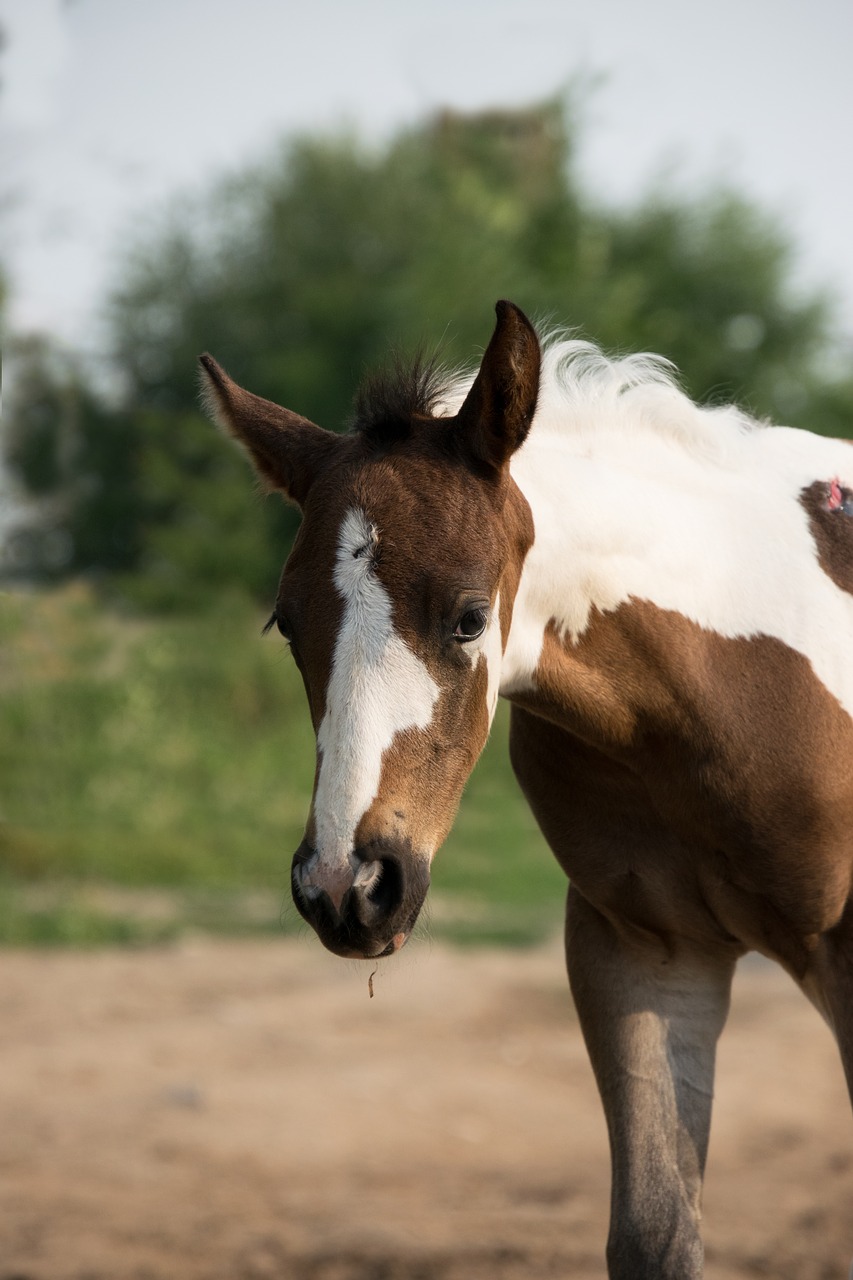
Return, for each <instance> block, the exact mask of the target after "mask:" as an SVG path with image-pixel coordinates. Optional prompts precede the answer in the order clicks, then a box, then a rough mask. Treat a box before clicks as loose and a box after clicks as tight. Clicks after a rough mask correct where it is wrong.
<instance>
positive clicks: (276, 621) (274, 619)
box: [262, 612, 291, 644]
mask: <svg viewBox="0 0 853 1280" xmlns="http://www.w3.org/2000/svg"><path fill="white" fill-rule="evenodd" d="M273 627H277V628H278V630H279V632H280V633H281V635H283V636H284V638H285V640H286V641H287V643H288V644H290V642H291V635H290V628H289V626H288V625H287V623H286V622H285V621H284V619H283V618H281V617H279V615H278V613H275V612H273V614H272V616H271V617H270V619H269V621H268V622H267V624H266V626H265V627H264V629H263V633H262V634H263V635H266V634H267V632H268V631H271V630H272V628H273Z"/></svg>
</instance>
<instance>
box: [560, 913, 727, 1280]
mask: <svg viewBox="0 0 853 1280" xmlns="http://www.w3.org/2000/svg"><path fill="white" fill-rule="evenodd" d="M566 954H567V959H568V967H569V978H570V981H571V987H572V993H573V995H574V999H575V1003H576V1005H577V1010H578V1016H579V1018H580V1022H581V1027H582V1029H583V1034H584V1039H585V1040H586V1044H587V1048H588V1050H589V1054H590V1058H591V1060H592V1066H593V1070H594V1071H595V1076H596V1080H597V1082H598V1088H599V1091H600V1093H601V1098H602V1101H603V1103H604V1110H605V1113H606V1116H607V1126H608V1131H609V1135H610V1151H611V1159H612V1168H613V1184H612V1196H611V1218H610V1235H609V1238H608V1243H607V1265H608V1274H609V1276H610V1278H611V1280H697V1278H698V1277H701V1275H702V1271H703V1248H702V1240H701V1236H700V1231H699V1227H700V1219H701V1194H702V1179H703V1176H704V1171H705V1156H706V1153H707V1149H708V1129H709V1126H710V1121H711V1101H712V1096H713V1085H714V1061H715V1055H716V1044H717V1039H718V1037H719V1034H720V1032H721V1031H722V1028H723V1025H724V1023H725V1020H726V1016H727V1014H728V1008H729V997H730V991H731V980H732V975H733V972H734V966H735V960H736V956H735V955H734V954H732V953H730V952H726V953H725V954H723V955H717V954H709V953H707V952H703V951H700V950H699V949H698V948H696V947H695V946H693V945H692V944H688V943H685V942H683V941H681V940H677V941H676V942H668V943H667V945H664V944H663V942H658V941H656V940H654V939H647V938H646V937H645V936H643V937H640V936H639V935H637V936H634V934H632V933H631V932H630V931H629V930H624V931H623V930H621V929H618V928H617V927H616V926H615V925H614V924H612V923H611V922H610V921H609V920H608V919H607V918H605V917H604V916H603V915H601V913H600V912H598V911H597V910H596V909H595V908H594V907H592V906H591V905H590V904H589V903H588V902H587V901H586V900H585V899H584V898H582V897H581V895H580V894H579V893H578V892H577V891H576V890H575V889H574V888H572V889H570V891H569V904H568V914H567V925H566Z"/></svg>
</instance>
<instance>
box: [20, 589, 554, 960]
mask: <svg viewBox="0 0 853 1280" xmlns="http://www.w3.org/2000/svg"><path fill="white" fill-rule="evenodd" d="M262 621H263V619H262V618H261V617H260V616H259V614H258V611H257V610H256V609H255V607H254V606H252V605H251V604H250V603H248V602H247V601H246V600H243V599H239V598H237V599H226V600H222V601H220V602H219V603H218V605H217V606H216V607H215V608H214V609H212V610H211V611H210V612H209V613H207V614H205V615H204V616H190V617H168V618H160V619H156V620H152V619H139V618H133V617H127V616H122V615H120V614H116V613H110V612H107V611H106V610H104V609H103V608H102V607H100V606H99V605H98V603H97V601H96V599H95V597H94V596H93V594H92V593H91V592H90V591H88V590H87V589H85V588H84V587H81V586H75V587H71V588H66V589H65V590H63V591H58V592H49V593H48V592H45V593H37V594H19V593H3V594H0V943H4V942H5V943H10V944H24V945H29V944H75V945H83V944H86V945H97V944H102V943H145V942H149V941H156V940H161V939H163V938H169V937H174V936H176V935H177V934H179V933H180V932H181V931H182V930H184V929H186V928H188V927H190V928H201V929H208V930H215V931H221V930H226V931H238V932H252V931H257V930H261V931H263V930H269V931H273V932H275V931H279V930H281V929H282V928H285V929H287V928H292V927H295V924H296V920H295V913H294V911H293V909H292V908H291V907H289V906H288V905H287V902H288V899H289V894H288V889H287V885H288V869H289V863H290V855H291V853H292V851H293V850H294V849H295V848H296V846H297V844H298V843H299V841H300V839H301V836H302V827H303V823H304V820H305V814H306V810H307V805H308V801H309V798H310V793H311V785H312V780H313V771H314V737H313V732H312V730H311V725H310V721H309V718H308V713H307V707H306V704H305V696H304V693H303V690H302V686H301V682H300V680H299V677H298V674H297V672H296V670H295V668H294V666H293V663H292V662H291V660H290V658H289V655H288V654H287V652H286V650H285V649H284V647H283V646H282V645H281V643H280V641H278V638H277V637H276V636H275V635H271V636H268V637H266V638H265V639H262V638H261V636H260V634H259V631H260V624H261V622H262ZM505 710H506V709H505V708H504V709H502V713H501V714H500V715H499V717H498V721H497V723H496V727H495V730H494V733H493V735H492V740H491V741H490V743H489V746H488V747H487V750H486V752H485V753H484V756H483V759H482V760H481V762H480V764H479V765H478V767H477V770H476V771H475V773H474V776H473V777H472V779H471V782H470V783H469V785H468V788H467V791H466V794H465V796H464V798H463V802H462V808H461V810H460V814H459V817H458V819H457V823H456V827H455V829H454V832H453V834H452V835H451V837H450V839H449V840H448V842H447V844H446V845H445V847H444V848H443V849H442V851H441V852H440V854H439V856H438V858H437V861H436V864H435V868H434V876H433V885H434V888H433V891H432V894H431V899H432V906H431V909H430V921H431V923H430V928H431V931H432V932H433V933H434V934H437V935H449V936H452V937H454V938H456V939H458V940H460V941H472V942H477V941H506V942H515V943H520V942H528V941H533V940H535V939H537V938H539V937H541V936H543V935H544V934H546V933H548V932H550V931H551V930H552V929H553V928H555V927H556V926H557V924H558V922H559V919H560V917H561V914H562V905H563V898H564V887H565V886H564V881H563V877H562V874H561V873H560V871H559V870H558V868H557V867H556V864H555V863H554V861H553V859H552V858H551V855H550V854H549V853H548V851H547V849H546V848H545V845H544V842H543V841H542V838H541V836H540V835H539V833H538V831H537V829H536V826H535V823H534V821H533V819H532V817H531V815H530V813H529V811H528V810H527V807H526V805H525V804H524V801H523V800H522V798H521V796H520V794H519V792H518V789H517V787H516V784H515V781H514V779H513V777H512V773H511V770H510V766H509V760H508V755H507V749H506V731H507V723H506V721H507V717H506V714H505ZM300 927H301V926H300Z"/></svg>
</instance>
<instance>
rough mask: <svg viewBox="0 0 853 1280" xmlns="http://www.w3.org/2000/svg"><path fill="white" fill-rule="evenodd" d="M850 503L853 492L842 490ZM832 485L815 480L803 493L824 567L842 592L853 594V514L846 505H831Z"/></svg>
mask: <svg viewBox="0 0 853 1280" xmlns="http://www.w3.org/2000/svg"><path fill="white" fill-rule="evenodd" d="M841 493H842V495H843V497H844V498H845V506H847V505H848V504H849V502H850V500H851V499H853V494H851V491H850V490H849V489H847V488H843V487H842V489H841ZM830 494H831V484H830V483H829V482H828V481H826V480H815V481H814V482H813V483H812V484H810V485H809V486H808V487H807V488H805V489H803V491H802V492H801V494H800V502H801V503H802V505H803V507H805V509H806V512H807V514H808V517H809V527H810V529H811V532H812V537H813V538H814V540H815V544H816V546H817V554H818V560H819V562H820V567H821V569H823V571H824V573H825V574H826V575H827V577H829V578H831V579H832V581H833V582H834V583H835V585H836V586H837V587H840V588H841V590H842V591H848V592H850V593H851V595H853V517H851V516H850V515H849V514H848V512H847V511H846V510H845V509H844V507H838V508H837V509H836V510H831V508H830Z"/></svg>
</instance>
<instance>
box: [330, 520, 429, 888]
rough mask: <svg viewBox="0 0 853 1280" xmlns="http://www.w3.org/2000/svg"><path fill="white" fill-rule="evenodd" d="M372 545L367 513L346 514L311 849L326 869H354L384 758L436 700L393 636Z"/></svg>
mask: <svg viewBox="0 0 853 1280" xmlns="http://www.w3.org/2000/svg"><path fill="white" fill-rule="evenodd" d="M377 542H378V536H377V532H376V530H375V528H374V527H373V526H372V525H371V524H370V522H369V521H368V519H367V517H366V516H365V514H364V512H363V511H360V510H358V509H357V508H353V509H352V510H350V511H348V512H347V514H346V516H345V517H344V519H343V522H342V524H341V529H340V534H339V536H338V551H337V560H336V565H335V574H334V581H335V586H336V587H337V589H338V592H339V593H340V595H341V597H342V598H343V601H344V616H343V620H342V623H341V628H340V631H339V632H338V637H337V641H336V643H335V652H334V657H333V660H332V674H331V678H330V680H329V687H328V690H327V692H326V713H325V715H324V716H323V721H322V723H321V725H320V729H319V732H318V734H317V745H318V748H319V751H320V773H319V778H318V780H317V793H316V796H315V798H314V817H315V824H316V843H317V852H318V855H319V861H320V863H321V864H322V865H323V866H324V867H325V868H328V869H332V868H334V869H341V868H344V867H348V866H351V865H352V864H351V861H350V854H351V853H352V851H353V843H354V837H355V832H356V828H357V827H358V824H359V822H360V821H361V819H362V817H363V816H364V814H365V813H366V812H367V810H368V809H369V808H370V805H371V804H372V802H373V801H374V799H375V798H376V795H377V793H378V791H379V780H380V777H381V773H382V757H383V755H384V754H385V752H386V751H387V750H388V748H389V747H390V746H391V743H392V742H393V741H394V738H395V737H396V735H397V734H398V733H401V732H402V731H403V730H405V729H413V728H417V729H425V728H426V727H427V725H428V724H429V722H430V720H431V719H432V714H433V709H434V707H435V703H436V700H437V698H438V694H439V688H438V685H437V684H436V683H435V681H434V680H433V679H432V677H431V676H430V674H429V672H428V671H427V669H426V667H425V666H424V664H423V663H422V662H421V661H420V659H419V658H418V657H416V655H415V654H414V653H413V652H412V651H411V649H409V647H408V646H407V645H406V644H405V643H404V642H403V641H402V640H401V639H400V637H399V636H398V635H397V633H396V631H395V630H394V625H393V609H392V605H391V599H390V597H389V595H388V592H387V591H386V590H385V588H384V587H383V585H382V583H381V582H380V581H379V579H378V578H377V576H376V573H375V570H374V566H373V552H374V549H375V547H376V545H377Z"/></svg>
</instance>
